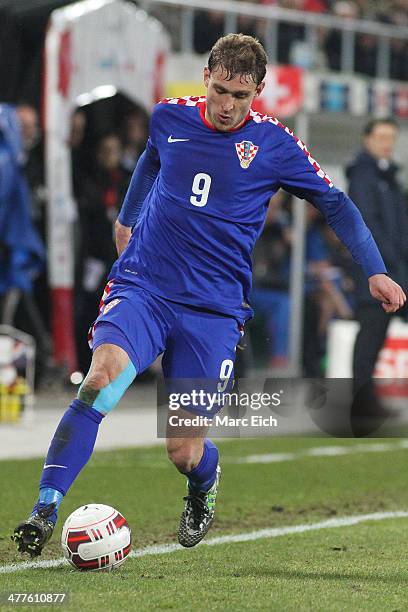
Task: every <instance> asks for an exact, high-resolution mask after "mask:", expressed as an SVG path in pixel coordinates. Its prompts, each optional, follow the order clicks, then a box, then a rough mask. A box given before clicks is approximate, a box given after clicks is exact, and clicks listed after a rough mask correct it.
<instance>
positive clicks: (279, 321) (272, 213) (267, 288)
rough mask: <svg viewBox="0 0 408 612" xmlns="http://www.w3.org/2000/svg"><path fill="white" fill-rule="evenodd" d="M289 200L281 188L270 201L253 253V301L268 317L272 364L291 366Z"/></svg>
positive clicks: (256, 310) (270, 365)
mask: <svg viewBox="0 0 408 612" xmlns="http://www.w3.org/2000/svg"><path fill="white" fill-rule="evenodd" d="M285 200H286V195H285V193H284V192H283V191H279V192H278V193H277V194H276V195H275V196H274V197H273V198H272V199H271V201H270V204H269V208H268V212H267V216H266V220H265V227H264V230H263V232H262V235H261V237H260V238H259V240H258V242H257V243H256V246H255V250H254V255H253V262H254V265H253V285H254V286H253V290H252V297H251V303H252V305H253V307H254V309H255V314H257V313H258V314H262V315H263V317H264V318H265V324H266V332H267V346H268V353H269V360H268V361H269V363H268V365H269V367H271V368H284V367H286V366H287V365H288V350H289V293H288V291H289V280H288V274H287V261H288V258H289V256H290V245H289V243H288V240H287V238H286V235H285V226H286V224H287V222H286V220H285V213H284V211H283V210H282V205H283V204H284V202H285Z"/></svg>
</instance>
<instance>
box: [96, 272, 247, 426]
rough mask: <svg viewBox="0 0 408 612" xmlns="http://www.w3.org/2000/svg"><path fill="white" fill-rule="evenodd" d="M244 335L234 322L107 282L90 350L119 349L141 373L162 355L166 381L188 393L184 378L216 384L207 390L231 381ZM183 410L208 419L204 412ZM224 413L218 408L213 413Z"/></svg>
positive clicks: (143, 290) (124, 285) (133, 286)
mask: <svg viewBox="0 0 408 612" xmlns="http://www.w3.org/2000/svg"><path fill="white" fill-rule="evenodd" d="M241 334H242V325H241V324H240V322H239V321H237V319H235V318H233V317H230V316H227V315H223V314H219V313H216V312H210V311H205V310H204V311H203V310H200V309H198V308H196V307H194V306H187V305H185V304H178V303H176V302H171V301H169V300H165V299H164V298H162V297H159V296H157V295H153V294H152V293H150V292H148V291H146V290H145V289H142V288H141V287H138V286H137V285H130V284H124V283H119V282H116V281H109V283H108V284H107V286H106V288H105V292H104V294H103V296H102V300H101V303H100V308H99V316H98V318H97V319H96V321H95V323H94V325H93V327H92V329H91V333H90V346H91V348H92V350H95V349H96V348H97V347H98V346H100V345H101V344H115V345H117V346H120V347H121V348H122V349H123V350H124V351H126V353H127V354H128V355H129V358H130V359H131V361H132V363H133V365H134V367H135V369H136V372H137V373H138V374H140V373H141V372H143V371H144V370H145V369H146V368H148V367H149V366H150V365H151V364H152V363H153V361H155V359H156V358H157V357H158V356H159V355H160V354H162V353H163V360H162V367H163V374H164V377H165V379H166V380H171V381H176V380H179V381H180V388H182V390H183V391H185V390H186V383H187V381H186V379H188V380H191V379H194V380H207V381H212V383H211V382H209V383H208V384H209V388H212V386H213V384H214V381H218V382H219V381H220V379H221V380H225V379H228V380H229V379H231V381H232V379H233V365H234V361H235V353H236V346H237V344H238V342H239V339H240V337H241ZM182 381H184V382H182ZM228 386H229V385H228ZM224 387H225V388H224ZM225 390H228V388H227V387H226V385H223V391H225ZM183 408H185V409H186V410H190V411H191V412H194V413H195V414H205V415H206V416H208V414H209V412H208V411H206V409H205V408H204V409H203V410H201V409H200V408H194V409H193V407H188V406H183ZM220 409H221V406H220V407H218V408H217V407H216V406H215V407H214V408H213V410H212V411H211V413H210V414H212V413H215V412H217V411H218V410H220Z"/></svg>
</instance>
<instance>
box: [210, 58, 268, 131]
mask: <svg viewBox="0 0 408 612" xmlns="http://www.w3.org/2000/svg"><path fill="white" fill-rule="evenodd" d="M204 85H205V86H206V88H207V107H206V112H205V118H206V119H207V121H209V122H210V123H211V124H212V125H213V126H214V127H215V128H216V129H217V130H220V131H222V132H227V131H229V130H233V129H234V128H237V127H238V126H239V125H240V124H241V123H242V122H243V121H244V119H245V117H246V115H247V114H248V111H249V109H250V107H251V104H252V101H253V100H254V98H256V96H259V95H260V93H261V92H262V90H263V88H264V86H265V83H264V82H262V83H260V84H259V85H256V83H254V81H253V80H252V78H251V77H250V76H246V75H245V76H244V75H238V76H236V77H234V78H233V79H228V73H227V71H226V70H224V69H223V68H222V67H221V66H219V67H218V68H216V70H213V71H212V72H210V71H209V69H208V68H204Z"/></svg>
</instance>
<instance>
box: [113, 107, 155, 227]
mask: <svg viewBox="0 0 408 612" xmlns="http://www.w3.org/2000/svg"><path fill="white" fill-rule="evenodd" d="M154 119H155V112H153V115H152V119H151V122H150V133H149V138H148V141H147V144H146V149H145V151H144V152H143V153H142V155H141V156H140V158H139V160H138V162H137V165H136V168H135V169H134V172H133V174H132V178H131V180H130V184H129V188H128V190H127V193H126V195H125V199H124V200H123V204H122V208H121V210H120V213H119V217H118V219H119V221H120V223H122V225H125V226H126V227H134V226H135V225H136V222H137V220H138V218H139V215H140V211H141V209H142V206H143V202H144V201H145V199H146V198H147V196H148V195H149V193H150V190H151V188H152V187H153V184H154V182H155V180H156V178H157V175H158V173H159V170H160V155H159V151H158V148H157V146H156V144H155V138H156V131H155V121H154Z"/></svg>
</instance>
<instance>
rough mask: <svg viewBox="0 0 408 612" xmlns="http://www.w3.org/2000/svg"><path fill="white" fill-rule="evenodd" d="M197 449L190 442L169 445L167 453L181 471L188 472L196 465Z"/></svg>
mask: <svg viewBox="0 0 408 612" xmlns="http://www.w3.org/2000/svg"><path fill="white" fill-rule="evenodd" d="M195 454H196V453H195V451H194V449H193V448H192V446H191V445H190V444H184V445H180V446H175V445H168V446H167V455H168V457H169V459H170V461H171V462H172V463H174V465H175V466H176V468H177V469H178V470H179V472H182V473H183V474H186V473H187V472H191V470H192V469H193V468H194V467H195Z"/></svg>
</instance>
